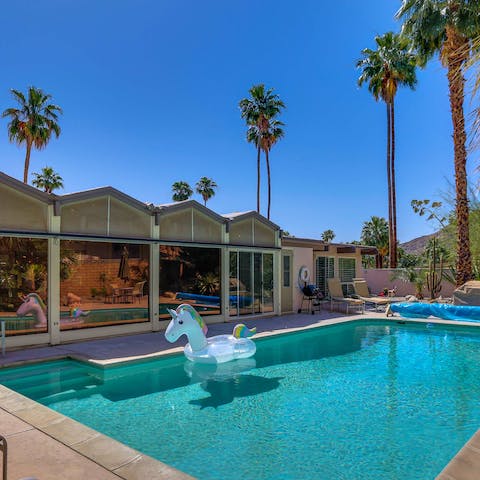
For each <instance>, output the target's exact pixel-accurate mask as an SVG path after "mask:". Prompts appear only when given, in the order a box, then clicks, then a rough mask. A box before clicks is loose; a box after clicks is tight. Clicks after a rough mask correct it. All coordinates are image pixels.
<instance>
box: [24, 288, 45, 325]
mask: <svg viewBox="0 0 480 480" xmlns="http://www.w3.org/2000/svg"><path fill="white" fill-rule="evenodd" d="M22 300H23V303H22V304H21V305H20V306H19V307H18V310H17V316H18V317H22V316H25V315H32V316H33V317H34V318H35V320H36V321H37V323H36V324H35V327H38V328H41V327H46V326H47V307H46V306H45V303H43V300H42V299H41V298H40V295H38V294H37V293H29V294H28V295H25V296H24V297H22Z"/></svg>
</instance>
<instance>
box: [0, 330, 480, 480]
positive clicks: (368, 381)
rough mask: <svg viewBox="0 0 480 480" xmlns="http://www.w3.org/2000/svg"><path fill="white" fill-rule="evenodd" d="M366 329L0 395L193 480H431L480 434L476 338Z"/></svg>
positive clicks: (20, 381) (44, 381)
mask: <svg viewBox="0 0 480 480" xmlns="http://www.w3.org/2000/svg"><path fill="white" fill-rule="evenodd" d="M475 332H478V330H475V329H474V328H473V327H472V328H462V327H452V328H445V327H443V326H442V327H440V326H433V327H431V328H428V327H427V326H425V325H418V326H417V325H415V326H413V325H409V324H407V325H400V324H392V323H389V324H388V325H387V324H385V325H382V324H378V323H371V324H369V323H368V322H362V323H350V324H344V325H341V326H334V327H327V328H322V329H317V330H314V331H309V332H304V333H296V334H290V335H286V336H281V337H277V338H271V339H266V340H262V341H257V347H258V350H257V354H256V356H255V358H254V359H247V360H246V361H244V362H243V363H235V362H233V363H230V364H224V366H223V367H221V368H219V369H217V370H215V369H212V368H211V367H210V368H208V367H203V368H199V367H198V366H195V365H193V364H191V363H189V362H187V361H186V360H184V358H183V357H172V358H168V359H164V360H155V361H149V362H144V363H139V364H135V365H129V366H120V367H114V368H109V369H106V370H101V369H97V368H92V367H89V366H85V365H83V364H81V363H78V362H74V361H57V362H50V363H45V364H38V365H36V366H30V367H21V368H17V369H7V370H3V371H0V382H1V383H3V384H5V385H6V386H8V387H10V388H12V389H14V390H17V391H19V392H20V393H23V394H24V395H27V396H29V397H31V398H33V399H35V400H37V401H39V402H41V403H43V404H45V405H48V406H49V407H50V408H53V409H54V410H57V411H59V412H62V413H64V414H66V415H69V416H70V417H72V418H75V419H76V420H79V421H81V422H82V423H85V424H87V425H89V426H91V427H93V428H95V429H97V430H99V431H101V432H103V433H105V434H107V435H110V436H112V437H114V438H116V439H118V440H120V441H122V442H124V443H126V444H128V445H130V446H132V447H134V448H136V449H138V450H140V451H142V452H145V453H146V454H148V455H151V456H153V457H155V458H157V459H159V460H162V461H164V462H166V463H169V464H171V465H173V466H175V467H177V468H179V469H181V470H184V471H185V472H188V473H190V474H191V475H193V476H196V477H198V478H200V479H206V480H210V479H221V480H224V479H232V480H235V479H272V480H273V479H275V480H277V479H278V480H287V479H300V478H301V479H322V480H330V479H331V480H339V479H345V480H346V479H348V480H354V479H362V480H374V479H375V480H379V479H388V480H391V479H401V480H409V479H411V480H419V479H421V480H427V479H433V478H435V476H436V475H437V474H438V473H439V472H440V471H441V469H442V468H443V467H444V466H445V465H446V463H447V462H448V461H449V460H450V458H451V457H452V456H453V455H455V453H456V452H457V451H458V450H459V449H460V448H461V447H462V446H463V444H464V443H465V442H466V441H467V440H468V439H469V438H470V436H471V435H472V434H473V433H474V432H475V431H476V430H477V429H478V428H479V427H480V408H479V398H480V381H479V379H480V332H479V333H475Z"/></svg>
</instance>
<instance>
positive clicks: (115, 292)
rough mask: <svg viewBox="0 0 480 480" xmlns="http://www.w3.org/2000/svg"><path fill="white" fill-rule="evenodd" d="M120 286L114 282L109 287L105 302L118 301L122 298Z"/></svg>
mask: <svg viewBox="0 0 480 480" xmlns="http://www.w3.org/2000/svg"><path fill="white" fill-rule="evenodd" d="M120 297H121V295H120V292H119V286H118V285H117V284H114V283H112V284H111V285H109V286H108V287H107V293H106V294H105V303H117V301H119V300H120Z"/></svg>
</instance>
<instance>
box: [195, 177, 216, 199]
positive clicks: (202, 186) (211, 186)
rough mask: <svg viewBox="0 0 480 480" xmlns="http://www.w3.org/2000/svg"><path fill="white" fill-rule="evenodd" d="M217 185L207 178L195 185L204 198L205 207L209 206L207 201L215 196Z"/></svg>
mask: <svg viewBox="0 0 480 480" xmlns="http://www.w3.org/2000/svg"><path fill="white" fill-rule="evenodd" d="M216 188H217V184H216V183H215V182H214V181H213V180H212V179H211V178H207V177H202V178H201V179H200V180H199V181H198V182H197V184H196V185H195V190H196V192H197V193H198V194H200V195H201V196H202V198H203V202H204V205H205V206H207V201H208V200H210V199H211V198H212V197H213V196H214V195H215V189H216Z"/></svg>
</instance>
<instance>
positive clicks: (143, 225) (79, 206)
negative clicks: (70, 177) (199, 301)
mask: <svg viewBox="0 0 480 480" xmlns="http://www.w3.org/2000/svg"><path fill="white" fill-rule="evenodd" d="M0 180H1V179H0ZM11 180H12V183H13V184H15V182H16V181H15V180H14V179H11ZM17 183H18V186H15V185H14V186H13V187H10V180H8V179H7V183H6V184H5V185H4V184H3V183H2V182H0V193H1V192H3V191H8V192H9V193H11V195H9V196H8V198H9V199H12V201H11V202H7V204H6V206H4V209H3V211H2V212H0V237H1V236H2V231H1V229H4V232H3V235H5V236H7V237H9V236H11V233H9V232H8V230H10V229H11V230H19V231H25V230H30V231H31V232H32V234H31V237H32V238H37V237H40V238H44V239H45V242H46V245H47V247H48V265H45V266H44V268H45V270H48V275H47V279H48V288H46V292H45V297H46V298H45V300H46V303H47V307H48V310H47V316H48V319H47V321H48V331H46V332H45V333H43V332H38V333H34V334H30V333H29V332H26V333H25V334H18V335H15V336H8V337H7V339H6V345H7V348H12V347H21V346H27V345H40V344H48V343H50V344H58V343H62V342H70V341H75V340H78V339H86V338H96V337H102V336H111V335H118V334H125V333H134V332H145V331H158V330H159V329H160V328H165V327H166V325H167V323H168V321H166V320H164V319H163V318H160V312H159V277H160V267H159V244H161V243H162V240H163V239H164V240H168V241H169V242H168V243H169V245H172V246H175V245H177V244H178V246H182V245H183V246H185V243H186V242H188V244H189V245H188V246H189V247H196V246H198V247H208V246H209V245H208V244H212V243H213V244H216V248H220V251H221V258H222V262H221V273H222V275H221V276H222V278H221V284H222V286H223V290H222V292H221V294H222V299H223V301H222V303H221V314H220V315H212V316H211V317H207V323H215V322H219V321H226V320H228V319H229V316H228V308H227V306H228V298H229V291H228V284H229V272H228V263H227V261H226V260H228V252H229V250H230V248H231V247H230V244H236V242H235V238H231V237H230V236H229V234H228V233H227V230H228V228H227V225H226V223H225V222H226V221H224V220H223V219H222V218H221V217H219V219H218V220H217V219H216V218H214V217H215V215H210V214H208V211H207V212H206V213H207V214H205V212H202V211H197V210H196V209H195V208H189V209H186V210H180V211H177V207H175V209H174V211H171V212H167V213H163V212H165V211H166V210H168V208H167V209H163V210H162V212H160V211H158V212H157V211H154V210H152V209H150V210H149V209H147V208H145V211H142V206H141V204H140V202H137V203H138V205H137V204H136V203H135V202H136V201H135V199H130V200H129V199H128V198H127V199H126V200H125V202H124V201H123V200H122V199H121V198H118V195H117V194H115V192H114V194H115V195H117V196H115V195H114V196H111V193H109V191H108V188H107V189H106V191H104V190H102V191H101V192H99V193H98V194H96V193H95V192H93V193H92V194H90V193H89V192H85V193H83V192H80V193H79V195H78V196H76V197H75V199H73V198H72V197H69V198H67V196H65V198H63V200H62V197H61V196H56V195H52V196H50V197H48V196H45V198H43V197H42V195H43V194H38V195H37V192H36V191H35V189H32V188H31V187H24V186H23V184H20V182H17ZM28 189H30V191H29V190H28ZM120 194H121V192H120ZM72 195H76V194H72ZM37 197H39V198H37ZM114 197H115V198H114ZM120 197H121V195H120ZM13 200H15V201H13ZM62 201H63V203H62ZM22 211H23V212H24V211H26V212H27V213H29V212H30V213H31V214H32V215H33V217H32V216H28V215H22V214H21V213H22ZM157 213H158V214H159V215H158V216H157ZM154 214H155V215H154ZM211 217H212V218H211ZM157 219H158V220H159V225H156V224H155V221H156V220H157ZM2 220H3V221H2ZM34 220H35V221H34ZM260 220H261V221H259V220H258V219H257V218H256V219H252V218H249V219H247V220H246V221H245V222H236V224H235V226H233V225H232V226H233V231H234V232H235V231H237V233H238V234H239V235H240V236H245V237H250V238H251V239H252V240H253V238H254V233H255V230H256V236H257V237H258V245H257V242H253V243H255V245H251V243H252V241H250V245H248V246H245V248H244V249H245V250H247V251H251V252H264V253H265V252H268V253H272V254H273V265H272V270H273V280H272V281H273V307H272V309H273V312H272V311H271V310H269V311H268V314H269V315H271V314H272V313H276V314H278V313H280V289H281V269H280V250H279V247H280V237H279V235H278V227H276V226H275V225H273V224H271V225H270V224H268V223H267V222H266V219H265V221H264V222H263V220H262V219H260ZM35 222H36V223H35ZM27 227H29V228H27ZM255 227H256V228H255ZM242 228H245V229H246V230H244V231H243V232H242V231H241V230H242ZM65 234H66V235H65ZM17 236H18V235H17ZM28 237H30V235H28ZM79 237H81V238H79ZM111 237H115V239H114V240H113V241H111V243H117V244H120V243H123V241H124V240H125V243H127V244H134V243H135V242H134V241H132V240H133V239H134V238H135V237H140V238H141V240H140V241H139V244H143V245H148V246H149V254H148V255H147V257H149V258H150V264H149V273H150V278H149V282H148V285H149V292H148V298H146V299H145V302H144V303H145V305H143V303H142V308H144V307H146V306H147V304H148V312H149V318H148V321H145V322H144V323H132V324H115V325H114V324H112V325H109V326H98V327H95V328H83V326H82V328H78V329H73V328H72V329H70V330H65V329H62V328H61V322H62V321H63V323H64V324H65V321H64V320H65V318H64V317H65V315H64V317H63V318H61V315H60V313H61V312H60V309H61V310H62V313H63V314H65V312H69V309H68V308H67V307H66V306H65V303H67V302H66V300H67V299H66V298H65V297H66V294H67V293H68V292H71V293H74V295H76V296H78V297H81V306H84V305H85V304H87V303H95V302H96V303H99V302H101V301H102V298H101V296H102V293H101V292H99V291H100V290H102V289H103V290H104V289H105V281H102V279H101V277H102V276H103V277H104V278H109V277H111V278H116V277H117V275H118V268H119V264H118V259H117V260H111V259H110V257H106V258H103V259H98V260H97V259H92V261H86V262H84V263H83V262H82V263H78V264H72V265H71V275H72V277H68V278H67V279H65V280H61V269H60V262H61V259H62V255H65V252H62V251H61V246H60V245H61V244H62V242H66V241H67V240H68V241H70V240H71V241H73V242H76V241H79V242H80V241H82V242H87V243H88V242H90V241H91V242H96V243H98V244H101V243H102V242H105V244H109V243H110V240H109V238H111ZM170 242H171V243H170ZM190 242H192V243H190ZM219 244H220V245H222V246H221V247H219ZM270 247H273V248H270ZM97 248H99V247H98V246H97ZM234 248H235V247H234ZM309 252H310V253H309V254H308V255H307V258H309V259H310V261H309V263H308V266H309V268H310V269H312V258H313V257H312V251H311V249H309ZM82 255H83V253H82ZM139 261H140V260H139V259H137V258H134V257H130V258H129V266H130V267H131V268H132V267H134V266H135V265H137V264H138V262H139ZM46 263H47V262H46ZM302 264H303V263H302ZM300 266H301V265H300ZM298 268H299V267H298ZM0 270H1V264H0ZM292 272H293V288H298V287H297V283H298V282H296V278H297V277H298V269H297V268H296V267H295V266H294V265H292ZM0 273H2V272H0ZM62 275H63V274H62ZM73 276H75V277H77V278H80V279H81V282H77V283H76V284H75V285H74V283H73ZM0 288H1V287H0ZM128 288H131V287H130V286H129V287H128ZM3 289H5V288H3ZM92 289H95V290H97V291H98V292H99V294H98V295H96V296H95V297H92ZM22 293H23V294H26V293H28V292H27V291H25V289H24V288H23V287H22ZM145 297H147V292H145ZM77 303H78V302H77ZM120 303H123V302H120ZM128 303H131V302H128ZM109 305H110V304H109ZM132 306H133V307H138V306H139V301H137V303H136V304H133V305H132ZM110 308H111V307H110V306H108V308H107V307H105V310H109V309H110ZM126 308H129V307H128V306H126ZM269 308H270V307H269ZM85 309H86V308H85ZM2 313H9V314H13V315H14V310H8V311H7V309H5V310H3V309H1V310H0V317H1V316H2ZM265 314H267V311H266V310H265ZM257 315H261V314H255V316H257ZM108 321H110V318H109V319H108ZM72 325H73V324H72ZM44 330H47V329H46V328H44Z"/></svg>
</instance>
